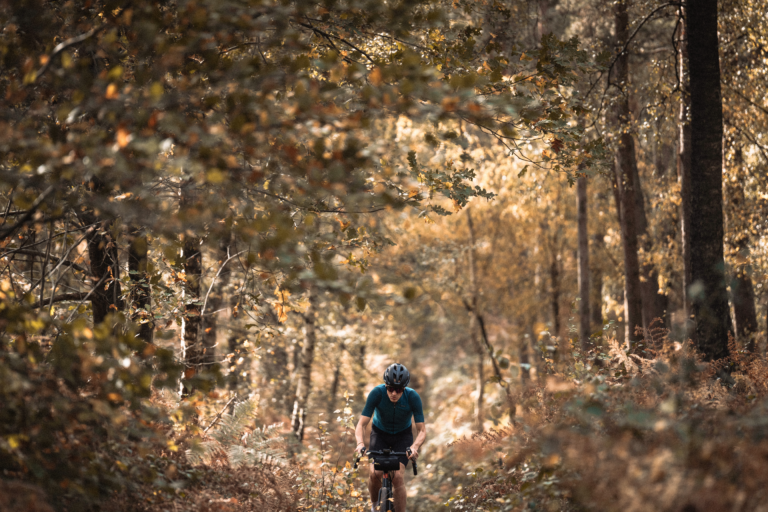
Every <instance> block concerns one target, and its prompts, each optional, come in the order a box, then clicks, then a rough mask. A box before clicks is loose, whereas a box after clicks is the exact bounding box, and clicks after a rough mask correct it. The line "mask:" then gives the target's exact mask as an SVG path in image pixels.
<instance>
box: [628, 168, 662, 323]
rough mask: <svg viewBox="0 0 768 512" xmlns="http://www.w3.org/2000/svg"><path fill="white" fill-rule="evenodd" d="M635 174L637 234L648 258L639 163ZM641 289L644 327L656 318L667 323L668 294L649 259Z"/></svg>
mask: <svg viewBox="0 0 768 512" xmlns="http://www.w3.org/2000/svg"><path fill="white" fill-rule="evenodd" d="M632 167H633V173H634V175H635V179H634V181H635V212H636V214H637V220H636V222H637V236H638V239H639V240H640V243H641V245H642V247H643V252H644V253H645V255H646V259H647V258H648V257H649V256H650V254H651V253H652V251H653V247H652V243H651V238H650V235H649V233H648V217H647V216H646V214H645V194H644V193H643V188H642V185H641V183H640V174H639V173H638V170H637V164H636V163H635V165H633V166H632ZM640 290H641V295H642V302H643V327H644V328H645V329H649V328H650V327H651V324H652V323H653V322H654V320H657V319H658V321H660V322H661V324H660V325H661V326H663V325H665V323H666V309H667V304H666V302H667V301H666V296H665V295H662V294H659V273H658V272H657V271H656V268H655V267H654V266H653V264H652V263H651V262H649V261H644V262H643V263H642V264H641V266H640Z"/></svg>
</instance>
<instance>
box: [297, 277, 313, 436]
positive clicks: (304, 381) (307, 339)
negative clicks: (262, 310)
mask: <svg viewBox="0 0 768 512" xmlns="http://www.w3.org/2000/svg"><path fill="white" fill-rule="evenodd" d="M315 301H316V297H315V292H314V290H310V292H309V307H308V308H307V312H306V313H305V314H304V347H303V348H302V350H301V370H300V377H299V384H298V386H297V387H296V401H295V402H294V403H293V414H292V415H291V430H292V432H293V435H295V436H296V437H297V438H298V439H299V442H301V441H303V440H304V426H305V424H304V422H305V420H306V419H307V405H308V403H309V393H310V392H311V391H312V380H311V379H312V363H313V361H314V359H315V344H316V341H317V335H316V333H315Z"/></svg>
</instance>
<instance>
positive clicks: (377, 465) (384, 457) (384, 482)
mask: <svg viewBox="0 0 768 512" xmlns="http://www.w3.org/2000/svg"><path fill="white" fill-rule="evenodd" d="M363 455H367V456H368V458H369V459H373V469H375V470H376V471H384V476H383V477H382V478H381V489H379V500H378V503H379V506H378V509H377V512H389V511H393V510H395V498H394V497H395V495H394V493H393V492H392V477H393V475H392V473H393V472H395V471H397V470H398V469H400V459H398V455H405V456H407V457H410V456H411V449H410V448H408V449H407V450H406V451H405V452H393V451H391V450H389V449H386V448H385V449H384V450H368V451H365V450H363V453H361V454H360V455H358V456H356V457H355V469H357V463H358V462H359V461H360V457H362V456H363ZM411 464H413V474H414V475H418V474H419V472H418V470H417V469H416V460H415V459H411Z"/></svg>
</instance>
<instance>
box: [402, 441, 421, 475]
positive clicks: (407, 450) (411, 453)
mask: <svg viewBox="0 0 768 512" xmlns="http://www.w3.org/2000/svg"><path fill="white" fill-rule="evenodd" d="M405 451H406V453H407V454H408V458H409V459H410V458H411V455H413V452H412V451H411V449H410V448H406V449H405ZM411 462H412V463H413V475H414V476H416V475H418V474H419V471H418V469H416V459H411Z"/></svg>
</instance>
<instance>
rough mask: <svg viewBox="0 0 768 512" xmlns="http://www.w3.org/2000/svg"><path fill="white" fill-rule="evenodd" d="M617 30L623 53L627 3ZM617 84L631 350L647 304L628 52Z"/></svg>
mask: <svg viewBox="0 0 768 512" xmlns="http://www.w3.org/2000/svg"><path fill="white" fill-rule="evenodd" d="M615 6H616V11H615V27H616V42H617V46H618V47H619V50H621V49H622V48H623V47H624V44H625V43H626V41H627V40H628V39H629V14H628V13H627V3H626V0H620V1H618V2H617V3H616V4H615ZM616 83H617V84H618V85H619V87H620V88H621V96H620V97H619V98H618V99H617V102H616V111H615V116H616V124H617V129H618V130H619V144H618V152H617V155H616V169H615V172H614V176H615V184H616V189H615V192H616V208H617V210H618V212H619V222H620V224H621V239H622V245H623V249H624V321H625V322H626V323H625V326H626V327H625V331H624V335H625V339H626V343H627V345H628V348H630V349H631V348H633V346H634V345H635V344H636V343H637V342H638V341H640V340H642V334H639V333H637V332H636V327H637V326H641V325H642V324H643V302H642V295H641V294H642V290H641V287H640V261H639V258H638V254H637V253H638V240H637V231H638V230H637V204H636V202H637V201H636V197H637V196H636V187H637V185H638V184H636V183H635V176H636V175H637V169H636V167H637V160H636V158H635V141H634V139H633V138H632V133H631V131H630V122H631V113H630V109H629V52H628V51H624V52H622V53H620V54H619V55H618V57H617V58H616Z"/></svg>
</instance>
